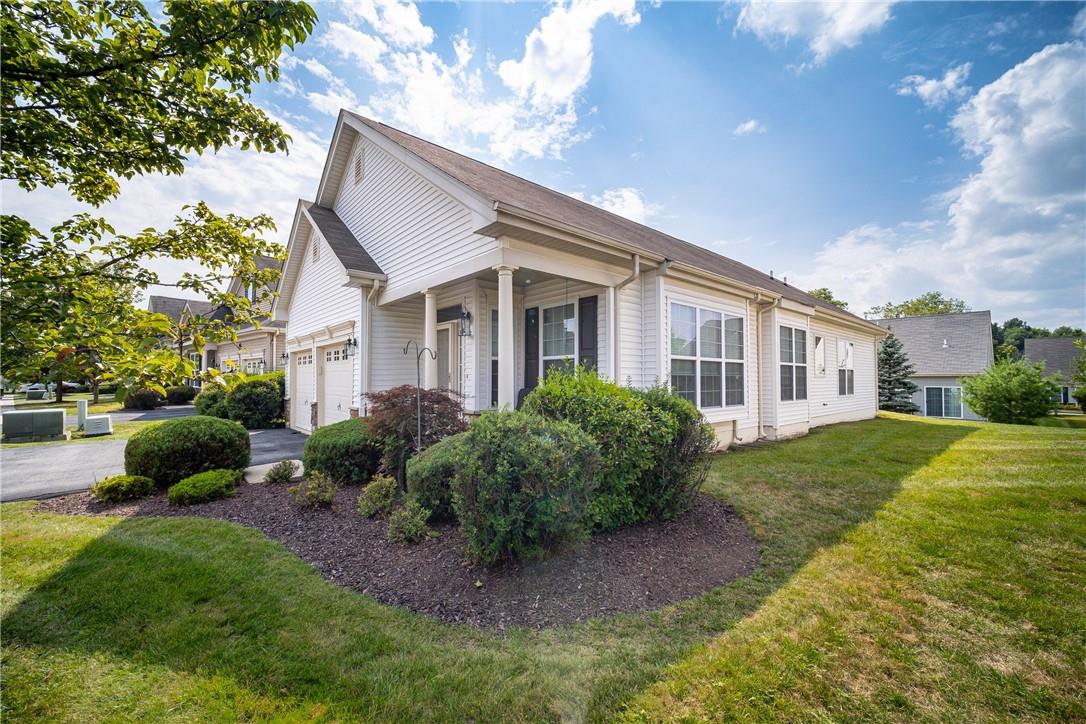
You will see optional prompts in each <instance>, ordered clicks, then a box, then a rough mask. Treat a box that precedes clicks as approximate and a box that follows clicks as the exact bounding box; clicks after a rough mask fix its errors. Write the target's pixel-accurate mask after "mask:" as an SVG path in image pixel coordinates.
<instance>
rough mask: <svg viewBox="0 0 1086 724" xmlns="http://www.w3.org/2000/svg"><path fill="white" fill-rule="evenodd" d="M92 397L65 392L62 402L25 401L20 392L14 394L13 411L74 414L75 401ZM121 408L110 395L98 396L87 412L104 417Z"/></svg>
mask: <svg viewBox="0 0 1086 724" xmlns="http://www.w3.org/2000/svg"><path fill="white" fill-rule="evenodd" d="M93 398H94V395H92V394H91V393H89V392H66V393H65V394H64V401H63V402H57V401H56V400H27V399H26V395H24V394H23V393H21V392H18V393H16V394H15V409H17V410H35V409H38V410H56V409H59V408H63V409H65V410H67V411H68V412H70V413H71V414H73V415H74V414H75V403H76V401H77V400H88V401H90V400H92V399H93ZM122 407H123V406H122V405H121V403H119V402H117V401H115V400H114V399H113V395H112V394H109V395H107V394H101V395H99V396H98V402H97V403H94V402H92V403H91V404H89V405H87V412H88V413H89V414H91V415H105V414H107V413H110V412H117V411H118V410H120V409H121V408H122Z"/></svg>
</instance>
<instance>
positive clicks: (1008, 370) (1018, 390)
mask: <svg viewBox="0 0 1086 724" xmlns="http://www.w3.org/2000/svg"><path fill="white" fill-rule="evenodd" d="M1059 390H1060V387H1059V385H1058V384H1057V383H1056V381H1055V379H1054V378H1051V377H1045V376H1044V372H1043V371H1042V367H1041V365H1039V364H1030V363H1029V362H1026V361H1025V360H1001V361H999V362H996V363H995V364H994V365H992V366H991V367H989V368H988V369H987V370H985V371H984V372H982V373H980V374H979V375H971V376H969V377H965V378H963V379H962V400H963V401H964V402H965V404H967V405H969V407H970V409H972V410H973V412H975V413H977V414H978V415H980V416H981V417H986V418H988V419H989V420H991V421H992V422H1007V423H1012V424H1015V425H1032V424H1033V421H1034V420H1035V419H1036V418H1038V417H1043V416H1044V415H1047V414H1048V411H1049V410H1050V409H1051V408H1052V398H1053V397H1054V396H1055V395H1056V394H1057V393H1058V392H1059Z"/></svg>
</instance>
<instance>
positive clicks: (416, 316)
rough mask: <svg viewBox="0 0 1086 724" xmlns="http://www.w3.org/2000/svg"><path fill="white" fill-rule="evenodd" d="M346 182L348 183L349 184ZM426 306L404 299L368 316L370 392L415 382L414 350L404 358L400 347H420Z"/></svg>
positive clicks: (421, 302) (419, 302)
mask: <svg viewBox="0 0 1086 724" xmlns="http://www.w3.org/2000/svg"><path fill="white" fill-rule="evenodd" d="M348 183H349V181H348ZM424 310H425V303H424V301H423V298H422V297H419V296H416V297H412V298H411V299H403V300H400V301H398V302H393V303H391V304H386V305H383V306H380V307H375V308H374V309H373V310H372V312H371V316H370V324H371V325H372V332H371V334H370V389H371V390H374V391H380V390H387V389H389V388H390V387H396V386H398V385H413V384H415V382H416V379H417V378H416V371H415V350H414V347H412V349H411V352H410V354H409V355H404V353H403V348H404V345H406V344H407V343H408V342H409V341H410V340H412V339H413V340H415V341H416V342H418V344H419V346H422V341H423V339H422V331H423V329H422V328H423V315H424V313H425V311H424Z"/></svg>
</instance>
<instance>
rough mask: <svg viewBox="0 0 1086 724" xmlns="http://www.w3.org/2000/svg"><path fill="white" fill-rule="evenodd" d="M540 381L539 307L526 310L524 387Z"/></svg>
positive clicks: (530, 386) (532, 385)
mask: <svg viewBox="0 0 1086 724" xmlns="http://www.w3.org/2000/svg"><path fill="white" fill-rule="evenodd" d="M538 381H539V307H532V308H531V309H525V310H524V389H526V390H534V389H535V385H536V382H538Z"/></svg>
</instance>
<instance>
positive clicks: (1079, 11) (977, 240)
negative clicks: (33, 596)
mask: <svg viewBox="0 0 1086 724" xmlns="http://www.w3.org/2000/svg"><path fill="white" fill-rule="evenodd" d="M315 7H316V9H317V12H318V14H319V16H320V24H319V25H318V27H317V29H316V31H315V33H314V34H313V36H312V37H311V38H310V40H309V41H308V42H307V43H306V44H305V45H304V46H301V47H299V48H296V49H295V50H294V52H292V53H290V54H287V55H285V56H284V58H283V79H282V82H281V83H279V84H276V85H270V84H269V85H265V86H263V87H261V88H259V89H258V90H257V91H256V93H255V94H254V100H255V101H256V102H257V103H258V104H259V105H261V106H262V107H264V108H266V109H267V110H268V111H269V112H271V113H272V114H274V115H275V116H276V117H277V118H280V119H281V120H282V121H283V122H284V123H285V125H287V126H288V129H289V130H290V132H291V133H292V135H293V136H294V139H295V143H294V148H293V150H292V154H291V156H290V157H289V158H285V157H258V156H257V155H256V154H248V153H242V152H240V151H233V150H232V151H226V152H224V153H220V154H218V156H205V157H202V158H197V159H193V161H192V162H191V163H190V164H189V172H188V173H186V175H185V176H184V177H182V178H180V179H178V178H176V177H174V178H149V179H139V180H137V181H134V182H131V183H127V184H125V186H124V190H123V194H122V197H121V199H119V200H118V201H117V202H114V206H115V207H116V208H115V209H114V211H116V212H118V213H120V214H121V215H122V216H123V217H124V220H123V221H122V223H120V224H119V226H121V227H122V228H127V226H126V225H128V224H130V225H131V228H133V229H135V228H142V227H143V226H146V225H149V224H158V225H162V224H165V223H167V221H168V219H169V218H170V217H171V216H172V215H173V214H174V213H176V210H177V209H178V208H179V207H180V205H181V204H182V203H185V202H188V201H191V200H195V199H196V198H205V199H207V200H208V201H210V202H212V203H213V204H214V205H215V206H216V207H217V208H220V209H222V210H230V211H237V212H239V213H248V214H252V213H256V212H260V211H268V212H270V213H272V214H273V215H274V216H275V217H276V219H277V221H278V222H279V229H280V237H281V240H283V241H285V235H286V233H287V232H288V231H289V227H290V217H291V213H292V211H293V208H294V202H295V200H296V198H297V197H299V196H302V197H306V198H312V195H313V193H314V192H315V190H316V184H317V179H318V177H319V173H320V170H321V165H322V163H323V157H324V154H325V152H326V149H327V145H328V142H329V140H330V138H331V134H332V130H333V127H334V123H335V113H336V111H337V110H338V108H340V107H350V108H352V109H354V110H356V111H359V112H361V113H364V114H367V115H370V116H372V117H376V118H378V119H380V120H383V121H385V122H386V123H389V124H391V125H394V126H397V127H400V128H403V129H405V130H408V131H411V132H415V133H417V134H418V135H421V136H423V137H425V138H428V139H430V140H433V141H435V142H438V143H442V144H443V145H447V146H450V147H452V148H455V149H456V150H460V151H462V152H465V153H468V154H470V155H473V156H475V157H478V158H481V159H483V160H486V161H489V162H491V163H495V164H496V165H499V166H501V167H503V168H505V169H507V170H509V171H512V172H514V173H517V174H519V175H522V176H525V177H527V178H530V179H532V180H535V181H538V182H540V183H543V184H545V185H548V186H551V187H553V188H556V189H558V190H560V191H564V192H566V193H572V194H575V195H578V196H579V197H581V198H583V199H585V200H586V201H589V202H592V203H597V204H599V205H602V206H604V207H606V208H609V209H611V210H614V211H616V212H617V213H622V214H625V215H627V216H630V217H631V218H634V219H635V220H638V221H642V222H644V223H647V224H649V225H651V226H654V227H656V228H659V229H662V230H664V231H667V232H669V233H671V234H674V235H676V236H679V237H681V238H684V239H687V240H689V241H692V242H695V243H698V244H702V245H704V246H707V247H709V248H711V249H713V250H714V251H717V252H719V253H722V254H725V255H727V256H730V257H732V258H735V259H738V260H739V261H742V262H745V263H747V264H750V265H752V266H755V267H757V268H759V269H762V270H765V271H769V270H771V269H772V270H773V271H774V272H775V273H776V274H777V275H778V276H783V275H787V276H788V277H789V280H790V282H792V283H795V284H797V285H801V286H803V287H805V288H811V287H814V286H829V287H830V288H832V289H833V290H834V291H835V292H836V293H837V295H838V296H840V297H843V298H844V299H846V300H847V301H849V302H850V304H851V308H852V309H853V310H854V311H858V312H862V311H864V310H865V309H867V308H868V307H870V306H871V305H873V304H876V303H880V302H885V301H891V300H893V301H901V300H903V299H905V298H907V297H910V296H915V295H916V294H919V293H921V292H924V291H927V290H929V289H939V290H940V291H943V292H944V293H947V294H949V295H953V296H958V297H962V298H964V299H965V300H966V301H967V302H969V303H970V304H971V305H972V306H973V307H974V308H975V309H991V310H992V311H993V316H994V317H995V318H996V319H997V320H1002V319H1006V318H1009V317H1012V316H1019V317H1023V318H1025V319H1027V320H1028V321H1030V322H1031V323H1034V324H1041V325H1046V326H1056V325H1059V324H1073V325H1076V326H1082V325H1083V324H1086V226H1084V224H1086V221H1084V218H1086V215H1084V205H1086V128H1084V116H1086V105H1084V99H1086V70H1084V68H1086V51H1084V49H1083V45H1082V41H1083V37H1084V25H1086V11H1084V10H1083V8H1084V7H1086V6H1084V4H1082V3H1046V4H1038V3H991V4H988V3H954V4H949V3H948V4H943V3H913V4H909V3H886V2H884V3H877V2H873V3H865V4H862V5H861V4H851V5H849V4H836V5H833V4H819V3H792V4H783V5H768V4H762V3H747V2H734V3H725V4H719V3H667V2H665V3H662V4H659V5H652V4H634V3H632V2H628V1H627V0H600V1H599V2H591V3H588V2H572V3H564V4H511V3H509V4H499V3H459V4H451V3H441V4H439V3H423V4H419V5H409V4H402V3H398V2H391V1H389V0H376V1H375V2H356V3H349V4H344V3H331V2H321V3H318V4H316V6H315ZM55 196H56V195H55V194H51V193H37V194H35V195H33V196H31V197H26V196H23V195H21V194H18V193H16V192H13V191H11V190H10V189H8V188H5V197H6V202H5V206H8V207H9V208H12V209H13V210H15V211H19V212H22V213H26V214H27V215H29V216H31V218H32V219H34V220H35V221H38V222H39V223H42V224H43V225H47V222H49V221H53V220H54V219H53V216H55V215H56V214H57V213H58V211H59V210H61V209H63V210H65V211H67V210H68V206H72V204H70V202H66V201H63V200H60V199H57V198H55ZM14 207H19V208H14ZM112 213H113V212H111V214H112ZM111 218H114V217H113V216H111ZM171 271H174V270H171V269H170V268H168V267H164V269H163V274H164V275H165V276H169V274H170V273H171Z"/></svg>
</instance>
